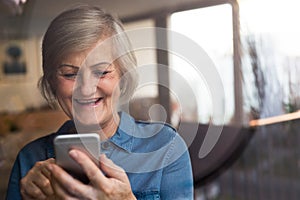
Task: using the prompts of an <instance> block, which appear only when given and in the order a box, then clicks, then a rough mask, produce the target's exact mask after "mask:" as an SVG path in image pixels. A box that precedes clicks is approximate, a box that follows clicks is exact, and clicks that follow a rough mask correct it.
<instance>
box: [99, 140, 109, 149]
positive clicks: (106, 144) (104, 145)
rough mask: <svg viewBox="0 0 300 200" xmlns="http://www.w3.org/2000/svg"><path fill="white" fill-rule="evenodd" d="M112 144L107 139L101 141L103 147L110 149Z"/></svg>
mask: <svg viewBox="0 0 300 200" xmlns="http://www.w3.org/2000/svg"><path fill="white" fill-rule="evenodd" d="M109 146H110V144H109V142H107V141H105V142H102V143H101V148H102V149H108V148H109Z"/></svg>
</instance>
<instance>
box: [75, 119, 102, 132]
mask: <svg viewBox="0 0 300 200" xmlns="http://www.w3.org/2000/svg"><path fill="white" fill-rule="evenodd" d="M74 122H75V126H76V129H77V130H78V132H91V131H99V130H101V127H100V125H99V122H98V121H96V120H88V119H84V118H75V119H74Z"/></svg>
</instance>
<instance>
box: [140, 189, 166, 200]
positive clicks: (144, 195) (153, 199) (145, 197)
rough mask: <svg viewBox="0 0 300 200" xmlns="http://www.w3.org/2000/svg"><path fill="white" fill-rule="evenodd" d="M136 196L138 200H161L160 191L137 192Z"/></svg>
mask: <svg viewBox="0 0 300 200" xmlns="http://www.w3.org/2000/svg"><path fill="white" fill-rule="evenodd" d="M134 195H135V197H136V198H137V199H138V200H160V195H159V192H158V191H146V192H135V193H134Z"/></svg>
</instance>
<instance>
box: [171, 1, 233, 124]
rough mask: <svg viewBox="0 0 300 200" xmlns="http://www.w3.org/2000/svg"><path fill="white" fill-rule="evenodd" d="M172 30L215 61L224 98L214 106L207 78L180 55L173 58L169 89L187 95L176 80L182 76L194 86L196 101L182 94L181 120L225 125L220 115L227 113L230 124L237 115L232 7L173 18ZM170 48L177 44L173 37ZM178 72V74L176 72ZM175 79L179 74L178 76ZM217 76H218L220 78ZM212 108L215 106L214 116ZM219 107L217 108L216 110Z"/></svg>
mask: <svg viewBox="0 0 300 200" xmlns="http://www.w3.org/2000/svg"><path fill="white" fill-rule="evenodd" d="M170 28H171V30H172V31H176V32H178V33H181V34H183V35H185V36H186V37H188V38H189V39H191V40H193V42H194V43H196V44H197V45H199V46H200V47H201V48H202V49H203V50H204V51H205V52H206V53H207V54H208V56H209V57H210V59H211V60H212V61H213V63H214V65H215V67H216V69H217V71H218V73H219V74H217V76H219V77H220V78H221V81H222V84H223V87H224V91H225V95H224V98H220V99H217V100H216V101H218V104H217V105H213V103H212V101H213V98H214V97H213V96H212V91H211V88H210V87H209V86H208V84H207V80H206V77H205V76H203V75H201V74H199V72H197V71H195V70H194V67H193V66H191V64H189V62H188V61H186V60H184V59H183V58H181V57H180V56H177V55H174V54H173V55H170V66H171V69H172V70H171V73H170V86H171V88H172V90H173V91H174V92H175V93H181V94H182V93H185V92H186V90H185V89H184V88H182V87H181V86H182V83H181V82H178V81H177V80H176V78H174V74H177V73H178V74H180V75H181V76H182V77H184V79H185V80H187V82H188V84H190V85H191V88H192V90H193V93H194V94H193V95H194V96H195V99H194V100H193V99H192V98H190V95H184V94H183V95H182V96H185V98H183V99H181V102H180V106H181V119H182V120H183V121H194V122H195V121H196V122H200V123H209V122H210V121H213V122H215V123H223V122H224V119H223V117H224V116H222V114H221V113H225V123H229V122H230V121H231V118H232V117H233V114H234V85H233V84H234V83H233V81H234V78H233V32H232V29H233V28H232V7H231V5H229V4H223V5H218V6H212V7H206V8H199V9H194V10H188V11H183V12H176V13H174V14H172V15H171V18H170ZM169 45H170V46H171V47H172V45H173V46H176V45H180V44H177V41H176V40H174V38H172V37H171V38H170V42H169ZM174 71H175V73H174ZM175 76H176V75H175ZM217 76H216V77H217ZM213 106H215V108H214V109H215V110H216V111H214V112H216V113H214V114H213V113H212V110H213ZM216 106H217V108H216Z"/></svg>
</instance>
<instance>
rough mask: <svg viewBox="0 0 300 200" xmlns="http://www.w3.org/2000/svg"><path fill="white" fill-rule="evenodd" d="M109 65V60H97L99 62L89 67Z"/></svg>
mask: <svg viewBox="0 0 300 200" xmlns="http://www.w3.org/2000/svg"><path fill="white" fill-rule="evenodd" d="M110 65H111V63H110V62H99V63H96V64H93V65H91V66H90V68H95V67H99V66H103V67H108V66H110Z"/></svg>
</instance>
